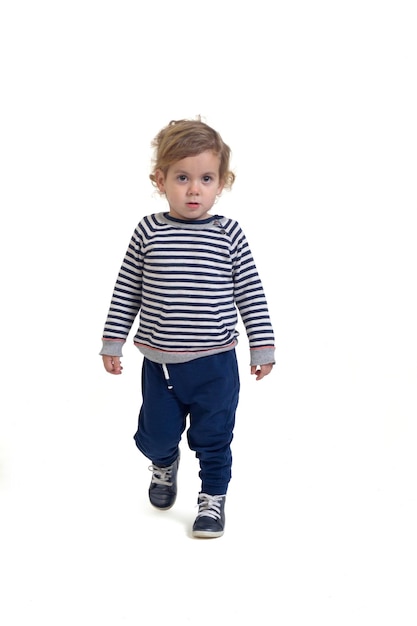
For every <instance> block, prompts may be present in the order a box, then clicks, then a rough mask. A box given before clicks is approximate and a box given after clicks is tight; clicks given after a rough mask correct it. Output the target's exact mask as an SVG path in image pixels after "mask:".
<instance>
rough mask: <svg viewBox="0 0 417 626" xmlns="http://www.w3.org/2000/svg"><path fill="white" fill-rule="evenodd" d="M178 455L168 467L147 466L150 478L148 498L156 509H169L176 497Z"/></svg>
mask: <svg viewBox="0 0 417 626" xmlns="http://www.w3.org/2000/svg"><path fill="white" fill-rule="evenodd" d="M179 462H180V457H179V455H178V457H177V459H176V460H175V461H174V463H172V465H169V466H168V467H158V466H157V465H154V464H153V463H152V465H150V466H149V469H150V471H151V472H152V480H151V484H150V486H149V500H150V501H151V504H153V506H155V507H156V508H157V509H162V510H167V509H170V508H171V507H172V506H173V505H174V503H175V500H176V498H177V472H178V465H179Z"/></svg>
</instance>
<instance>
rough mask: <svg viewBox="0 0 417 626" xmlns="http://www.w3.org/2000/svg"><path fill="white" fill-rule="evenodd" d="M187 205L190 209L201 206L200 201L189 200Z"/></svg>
mask: <svg viewBox="0 0 417 626" xmlns="http://www.w3.org/2000/svg"><path fill="white" fill-rule="evenodd" d="M187 206H188V208H190V209H197V208H198V207H199V206H200V203H199V202H187Z"/></svg>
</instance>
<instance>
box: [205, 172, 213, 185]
mask: <svg viewBox="0 0 417 626" xmlns="http://www.w3.org/2000/svg"><path fill="white" fill-rule="evenodd" d="M212 180H213V177H212V176H209V174H207V175H206V176H203V183H211V181H212Z"/></svg>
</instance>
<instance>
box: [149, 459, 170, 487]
mask: <svg viewBox="0 0 417 626" xmlns="http://www.w3.org/2000/svg"><path fill="white" fill-rule="evenodd" d="M148 469H149V471H151V472H152V482H153V483H156V484H157V485H167V486H169V487H171V485H172V480H171V478H172V476H171V474H172V466H171V465H170V466H169V467H158V466H157V465H153V464H152V465H150V466H149V467H148Z"/></svg>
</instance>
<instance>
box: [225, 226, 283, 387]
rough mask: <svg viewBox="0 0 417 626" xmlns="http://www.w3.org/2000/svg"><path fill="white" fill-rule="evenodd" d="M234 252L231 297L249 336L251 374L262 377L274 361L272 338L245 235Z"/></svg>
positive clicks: (268, 371)
mask: <svg viewBox="0 0 417 626" xmlns="http://www.w3.org/2000/svg"><path fill="white" fill-rule="evenodd" d="M236 241H237V245H236V247H235V249H234V251H233V255H234V285H235V286H234V297H235V302H236V305H237V307H238V309H239V313H240V316H241V318H242V321H243V323H244V325H245V329H246V333H247V336H248V339H249V348H250V367H251V374H254V375H256V380H262V378H263V377H264V376H267V375H268V374H270V372H271V371H272V368H273V365H274V363H275V339H274V331H273V328H272V324H271V320H270V316H269V311H268V305H267V302H266V298H265V294H264V290H263V286H262V283H261V279H260V277H259V274H258V271H257V269H256V265H255V261H254V259H253V256H252V253H251V251H250V248H249V245H248V242H247V240H246V237H245V235H244V234H243V232H242V231H241V230H240V233H239V237H238V238H237V240H236Z"/></svg>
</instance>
